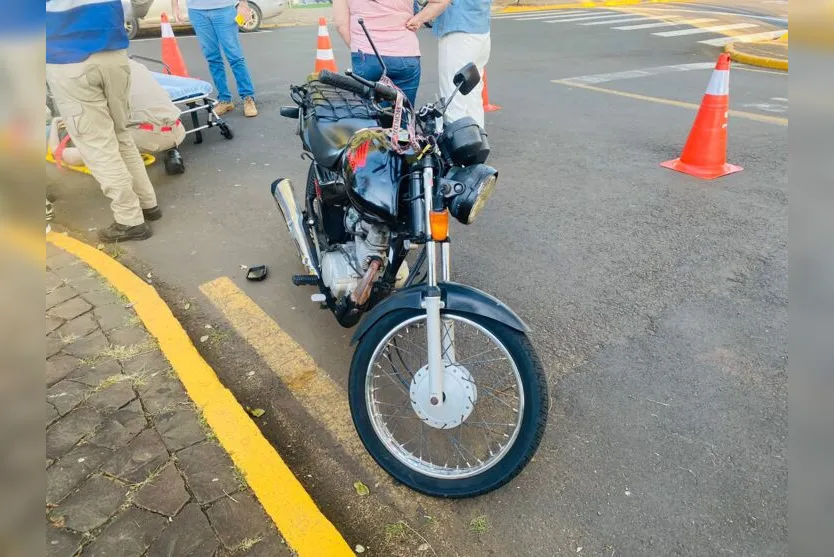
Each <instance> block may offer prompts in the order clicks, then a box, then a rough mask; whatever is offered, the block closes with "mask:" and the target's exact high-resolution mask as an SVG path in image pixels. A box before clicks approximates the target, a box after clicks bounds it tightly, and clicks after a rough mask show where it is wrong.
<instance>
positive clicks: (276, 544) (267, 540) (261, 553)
mask: <svg viewBox="0 0 834 557" xmlns="http://www.w3.org/2000/svg"><path fill="white" fill-rule="evenodd" d="M235 499H237V496H235ZM270 529H271V533H269V534H264V536H263V539H262V540H261V541H259V542H258V543H256V544H255V545H253V546H252V547H251V548H249V550H248V551H245V552H242V553H240V555H241V556H244V555H245V556H246V557H284V556H286V557H291V556H292V555H293V553H292V552H291V551H290V548H289V547H287V543H286V542H285V541H284V540H283V539H282V538H281V536H280V535H279V534H278V531H277V530H276V529H275V528H274V527H272V525H271V524H270ZM236 555H237V554H236Z"/></svg>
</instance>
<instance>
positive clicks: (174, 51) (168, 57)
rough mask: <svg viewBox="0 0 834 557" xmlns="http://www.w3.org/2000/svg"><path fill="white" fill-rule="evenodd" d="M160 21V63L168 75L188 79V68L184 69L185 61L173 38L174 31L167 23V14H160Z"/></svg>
mask: <svg viewBox="0 0 834 557" xmlns="http://www.w3.org/2000/svg"><path fill="white" fill-rule="evenodd" d="M160 19H161V25H160V26H161V27H162V63H163V64H165V67H166V70H167V71H168V73H169V74H171V75H178V76H180V77H188V68H186V67H185V60H183V59H182V53H181V52H180V47H179V46H178V45H177V39H176V38H175V37H174V30H173V29H172V28H171V24H170V23H169V22H168V14H166V13H165V12H162V14H161V16H160Z"/></svg>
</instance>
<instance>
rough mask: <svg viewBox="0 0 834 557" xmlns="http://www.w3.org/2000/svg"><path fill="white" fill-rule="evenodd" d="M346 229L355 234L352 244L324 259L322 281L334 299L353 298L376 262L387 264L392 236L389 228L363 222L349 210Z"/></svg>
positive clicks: (322, 259) (354, 211)
mask: <svg viewBox="0 0 834 557" xmlns="http://www.w3.org/2000/svg"><path fill="white" fill-rule="evenodd" d="M345 229H346V230H347V231H348V232H349V233H351V234H353V241H352V242H346V243H344V244H340V245H339V246H337V247H336V248H335V249H332V250H330V251H328V252H325V253H324V254H323V255H322V257H321V278H322V281H323V282H324V285H325V286H327V287H328V288H329V289H330V292H331V293H332V294H333V296H334V297H335V298H341V297H342V296H345V295H347V294H350V293H351V292H352V291H353V290H354V289H355V288H356V286H357V285H358V284H359V281H360V280H361V279H362V275H364V274H365V272H366V271H367V270H368V266H369V265H370V263H371V261H372V260H373V259H374V258H378V259H380V260H381V261H382V270H384V269H385V266H386V265H387V263H388V246H389V242H390V238H391V232H390V231H389V230H388V228H387V227H385V226H382V225H378V224H372V223H368V222H365V221H363V220H361V218H360V217H359V213H358V212H356V210H355V209H353V208H350V209H348V211H347V212H346V214H345Z"/></svg>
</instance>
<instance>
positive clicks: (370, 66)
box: [350, 52, 420, 106]
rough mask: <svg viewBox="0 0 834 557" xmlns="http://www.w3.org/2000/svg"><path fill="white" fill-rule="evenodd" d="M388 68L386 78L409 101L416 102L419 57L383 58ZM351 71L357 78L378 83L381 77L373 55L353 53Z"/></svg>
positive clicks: (418, 85) (380, 69) (379, 68)
mask: <svg viewBox="0 0 834 557" xmlns="http://www.w3.org/2000/svg"><path fill="white" fill-rule="evenodd" d="M382 59H383V60H384V61H385V65H386V66H388V77H389V78H390V79H391V81H393V82H394V85H396V86H397V87H399V88H400V89H402V90H403V93H405V96H406V97H408V100H409V101H411V105H412V106H414V103H415V102H416V101H417V89H418V87H420V57H419V56H383V57H382ZM350 60H351V63H352V64H353V71H354V72H356V75H358V76H359V77H364V78H365V79H370V80H371V81H379V78H380V77H382V66H381V65H380V64H379V60H377V59H376V56H374V55H373V54H366V53H364V52H353V53H352V54H351V55H350Z"/></svg>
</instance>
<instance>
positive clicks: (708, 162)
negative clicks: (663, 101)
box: [660, 53, 742, 180]
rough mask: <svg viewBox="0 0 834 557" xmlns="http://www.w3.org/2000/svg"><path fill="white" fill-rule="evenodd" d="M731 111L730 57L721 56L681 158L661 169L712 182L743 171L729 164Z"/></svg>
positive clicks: (665, 163)
mask: <svg viewBox="0 0 834 557" xmlns="http://www.w3.org/2000/svg"><path fill="white" fill-rule="evenodd" d="M729 110H730V55H729V54H726V53H724V54H722V55H721V56H719V57H718V63H716V64H715V70H714V71H713V73H712V77H711V78H710V80H709V85H708V86H707V92H706V93H705V94H704V98H703V100H702V101H701V108H700V109H698V115H697V116H695V123H694V124H693V125H692V131H691V132H689V138H688V139H687V140H686V145H684V147H683V152H682V153H681V156H680V158H678V159H675V160H671V161H666V162H663V163H660V166H663V167H666V168H671V169H672V170H677V171H678V172H683V173H684V174H689V175H690V176H695V177H696V178H702V179H704V180H712V179H713V178H718V177H720V176H726V175H727V174H732V173H733V172H738V171H740V170H742V168H741V167H740V166H736V165H734V164H728V163H727V118H728V116H729Z"/></svg>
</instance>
